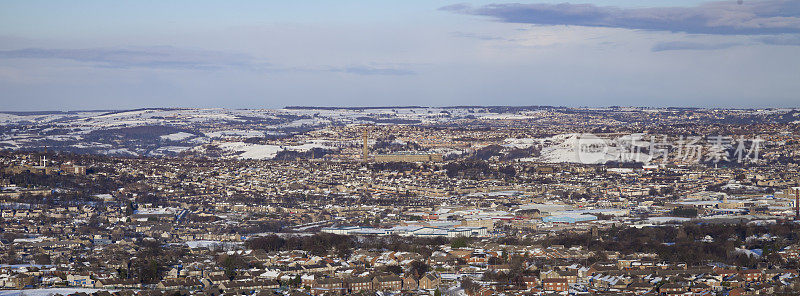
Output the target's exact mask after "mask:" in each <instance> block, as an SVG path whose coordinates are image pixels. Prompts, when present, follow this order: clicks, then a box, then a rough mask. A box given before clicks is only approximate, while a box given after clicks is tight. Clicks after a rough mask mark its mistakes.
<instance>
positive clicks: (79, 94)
mask: <svg viewBox="0 0 800 296" xmlns="http://www.w3.org/2000/svg"><path fill="white" fill-rule="evenodd" d="M565 1H566V2H565ZM799 82H800V1H797V0H744V1H736V0H733V1H711V2H709V1H696V0H669V1H661V0H658V1H657V0H595V1H587V0H583V1H579V2H573V1H572V0H557V1H508V2H506V1H502V0H474V1H469V0H468V1H459V0H455V1H441V0H397V1H394V0H386V1H374V0H373V1H370V0H363V1H356V0H336V1H333V0H330V1H319V0H316V1H299V0H298V1H276V0H260V1H256V0H228V1H204V0H174V1H150V0H138V1H121V0H117V1H105V0H97V1H88V0H87V1H81V0H77V1H38V0H23V1H15V0H8V1H2V2H0V110H5V111H32V110H98V109H103V110H107V109H133V108H146V107H187V108H281V107H284V106H296V105H302V106H408V105H420V106H455V105H518V106H529V105H548V106H572V107H581V106H652V107H664V106H693V107H731V108H761V107H800V95H799V94H800V83H799Z"/></svg>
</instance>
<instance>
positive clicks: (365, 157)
mask: <svg viewBox="0 0 800 296" xmlns="http://www.w3.org/2000/svg"><path fill="white" fill-rule="evenodd" d="M368 140H369V129H368V128H366V127H365V128H364V145H363V147H362V151H361V160H362V161H364V162H367V160H368V158H369V147H368V146H367V141H368Z"/></svg>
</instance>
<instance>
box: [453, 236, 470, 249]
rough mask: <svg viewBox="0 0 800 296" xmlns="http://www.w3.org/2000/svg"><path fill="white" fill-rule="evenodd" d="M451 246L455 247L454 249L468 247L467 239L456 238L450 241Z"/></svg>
mask: <svg viewBox="0 0 800 296" xmlns="http://www.w3.org/2000/svg"><path fill="white" fill-rule="evenodd" d="M450 247H451V248H453V249H458V248H466V247H467V239H466V238H463V237H458V238H455V239H453V241H452V242H450Z"/></svg>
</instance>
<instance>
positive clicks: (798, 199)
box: [792, 187, 800, 219]
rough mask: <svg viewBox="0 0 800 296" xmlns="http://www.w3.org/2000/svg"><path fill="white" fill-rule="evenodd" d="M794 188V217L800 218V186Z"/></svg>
mask: <svg viewBox="0 0 800 296" xmlns="http://www.w3.org/2000/svg"><path fill="white" fill-rule="evenodd" d="M792 189H794V218H795V219H800V187H792Z"/></svg>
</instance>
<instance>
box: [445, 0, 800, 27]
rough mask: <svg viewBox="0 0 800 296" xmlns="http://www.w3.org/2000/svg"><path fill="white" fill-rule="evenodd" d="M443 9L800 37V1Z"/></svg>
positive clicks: (509, 17) (535, 19) (511, 18)
mask: <svg viewBox="0 0 800 296" xmlns="http://www.w3.org/2000/svg"><path fill="white" fill-rule="evenodd" d="M440 10H443V11H450V12H455V13H461V14H469V15H481V16H490V17H494V18H496V19H498V20H500V21H502V22H509V23H528V24H539V25H575V26H587V27H608V28H624V29H642V30H657V31H671V32H686V33H691V34H720V35H765V34H781V33H800V1H797V0H764V1H746V2H744V3H743V4H737V3H736V1H718V2H708V3H705V4H702V5H699V6H694V7H652V8H619V7H611V6H596V5H592V4H569V3H562V4H520V3H509V4H489V5H484V6H479V7H472V6H470V5H465V4H456V5H450V6H445V7H441V8H440Z"/></svg>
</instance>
